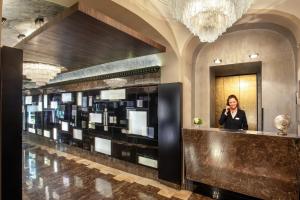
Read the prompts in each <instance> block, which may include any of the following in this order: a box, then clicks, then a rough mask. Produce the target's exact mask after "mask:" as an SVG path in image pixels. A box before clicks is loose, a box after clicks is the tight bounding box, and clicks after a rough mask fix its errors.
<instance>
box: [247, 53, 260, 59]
mask: <svg viewBox="0 0 300 200" xmlns="http://www.w3.org/2000/svg"><path fill="white" fill-rule="evenodd" d="M258 56H259V54H258V53H251V54H249V58H250V59H255V58H258Z"/></svg>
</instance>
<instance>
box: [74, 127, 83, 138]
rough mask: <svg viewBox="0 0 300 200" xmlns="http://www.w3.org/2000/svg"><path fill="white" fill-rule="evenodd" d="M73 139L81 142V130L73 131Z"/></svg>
mask: <svg viewBox="0 0 300 200" xmlns="http://www.w3.org/2000/svg"><path fill="white" fill-rule="evenodd" d="M73 138H74V139H77V140H82V130H80V129H75V128H74V129H73Z"/></svg>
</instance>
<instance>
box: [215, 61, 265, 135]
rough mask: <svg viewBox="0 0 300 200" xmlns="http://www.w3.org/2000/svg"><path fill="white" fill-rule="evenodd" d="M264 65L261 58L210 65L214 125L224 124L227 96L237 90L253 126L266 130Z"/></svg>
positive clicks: (249, 121) (252, 128)
mask: <svg viewBox="0 0 300 200" xmlns="http://www.w3.org/2000/svg"><path fill="white" fill-rule="evenodd" d="M261 69H262V62H260V61H258V62H248V63H235V64H229V65H217V66H211V67H210V91H211V92H210V127H220V126H219V123H218V121H219V119H220V115H221V112H222V110H223V109H224V108H225V105H226V100H227V97H228V96H229V95H230V94H235V95H236V96H237V98H238V99H239V101H240V107H241V109H243V110H245V112H246V116H247V120H248V125H249V130H258V131H263V129H264V127H263V121H264V119H263V118H264V117H263V113H264V112H263V107H262V85H261V76H262V72H261Z"/></svg>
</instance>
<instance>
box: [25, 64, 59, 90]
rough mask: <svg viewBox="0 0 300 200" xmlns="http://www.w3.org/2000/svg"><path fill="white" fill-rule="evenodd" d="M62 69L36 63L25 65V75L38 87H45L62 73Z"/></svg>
mask: <svg viewBox="0 0 300 200" xmlns="http://www.w3.org/2000/svg"><path fill="white" fill-rule="evenodd" d="M61 69H62V68H61V67H58V66H55V65H49V64H44V63H36V62H24V63H23V75H25V76H26V77H27V78H28V79H31V80H32V81H33V82H35V83H36V85H37V86H43V85H45V84H47V83H48V82H49V80H51V79H53V78H54V77H55V76H56V75H57V74H58V73H60V72H61Z"/></svg>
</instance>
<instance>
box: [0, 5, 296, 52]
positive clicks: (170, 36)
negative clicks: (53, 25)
mask: <svg viewBox="0 0 300 200" xmlns="http://www.w3.org/2000/svg"><path fill="white" fill-rule="evenodd" d="M80 1H84V2H86V1H88V2H89V3H90V4H91V5H93V4H95V5H98V9H100V10H101V11H103V12H106V13H109V14H110V15H111V17H113V18H117V19H118V20H121V22H122V23H124V24H126V25H127V26H130V27H134V28H136V29H138V30H139V31H141V32H142V33H145V34H146V35H148V36H149V35H150V36H151V37H152V39H154V40H157V41H158V42H160V43H162V44H164V45H165V46H168V44H167V43H169V45H170V46H172V48H173V49H174V50H175V51H177V53H178V52H182V50H183V48H184V46H185V44H186V42H187V41H189V40H190V39H191V33H190V32H189V31H188V30H187V29H186V28H185V27H184V26H183V25H181V24H179V23H177V22H175V20H173V19H172V18H171V17H170V14H169V9H168V8H169V7H168V2H169V1H170V0H126V1H124V0H80ZM76 2H78V0H3V16H4V17H6V16H5V15H6V13H7V11H9V10H10V9H11V8H14V9H15V11H13V12H11V14H10V15H13V16H9V17H6V18H7V22H8V23H7V24H10V25H9V26H8V25H6V24H4V25H3V28H2V45H7V46H14V44H16V43H17V42H18V40H17V39H16V37H17V35H18V33H24V32H26V33H29V32H30V31H31V32H32V30H30V31H29V30H25V29H36V28H38V27H34V26H33V25H32V24H33V23H32V19H34V17H36V16H37V15H44V16H46V17H47V18H49V19H50V18H51V17H53V16H54V15H55V14H56V13H57V12H60V11H61V7H69V6H71V5H72V4H74V3H76ZM107 2H109V3H107ZM26 4H27V5H31V6H26ZM130 4H131V5H134V6H135V7H137V8H139V10H140V11H139V12H137V9H130V8H133V7H131V6H130ZM20 5H22V6H20ZM41 5H43V6H42V7H43V9H37V8H38V7H41ZM99 5H100V6H99ZM122 7H123V9H122ZM7 8H10V9H7ZM299 8H300V0H263V1H262V0H254V3H253V5H252V6H251V8H250V10H249V11H248V14H247V15H245V16H244V17H243V18H242V19H241V20H240V21H239V22H238V24H241V23H264V22H267V23H275V24H279V25H281V26H285V27H286V28H288V29H291V31H292V32H293V34H294V35H295V34H296V37H297V36H298V37H300V12H299ZM20 9H21V10H20ZM22 9H23V10H22ZM16 10H19V11H16ZM37 10H38V11H41V12H40V13H37ZM112 10H113V11H114V12H111V11H112ZM126 10H127V11H126ZM128 10H130V11H128ZM49 11H51V12H50V13H49ZM141 13H142V14H141ZM270 13H271V15H270ZM141 15H144V16H145V15H147V16H151V17H152V19H153V20H149V19H150V17H148V21H147V20H145V18H144V17H143V16H141ZM276 15H278V16H280V17H281V18H280V19H279V17H278V16H277V17H276ZM283 15H284V16H283ZM137 16H139V17H140V18H138V17H137ZM261 16H263V17H261ZM282 16H283V17H284V18H285V20H283V19H282V18H283V17H282ZM11 19H14V20H15V22H18V23H14V22H12V21H10V20H11ZM256 20H257V21H256ZM153 21H155V22H153ZM152 22H153V23H154V24H151V23H152ZM155 23H160V24H161V25H165V26H168V27H166V28H165V29H169V32H168V31H165V33H164V34H162V32H163V30H160V27H159V26H157V27H155ZM149 24H150V26H149ZM9 29H11V30H9ZM167 32H168V33H167ZM25 35H26V34H25ZM166 40H167V41H166ZM297 41H298V43H299V42H300V38H299V39H298V38H297Z"/></svg>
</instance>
